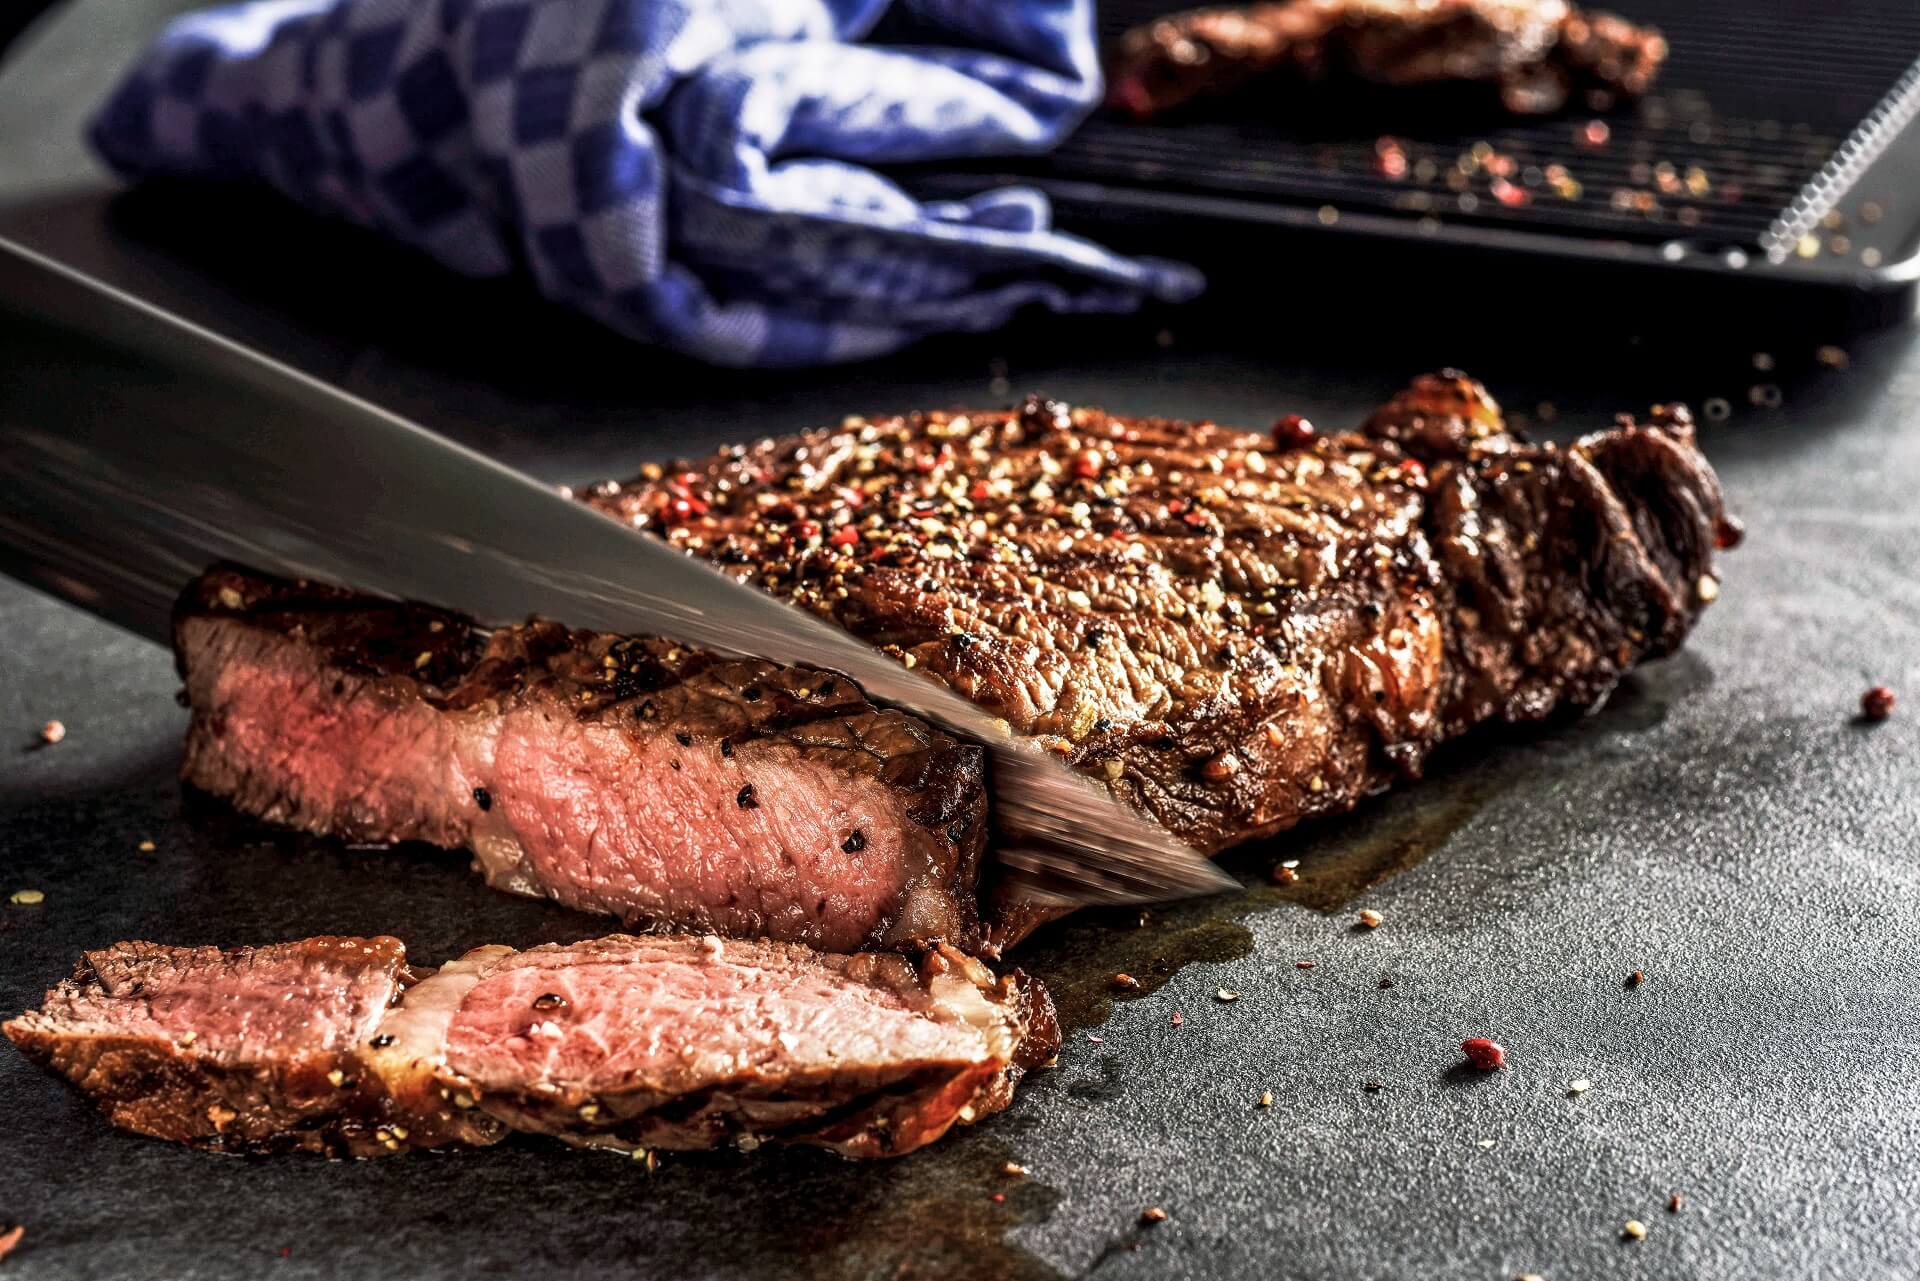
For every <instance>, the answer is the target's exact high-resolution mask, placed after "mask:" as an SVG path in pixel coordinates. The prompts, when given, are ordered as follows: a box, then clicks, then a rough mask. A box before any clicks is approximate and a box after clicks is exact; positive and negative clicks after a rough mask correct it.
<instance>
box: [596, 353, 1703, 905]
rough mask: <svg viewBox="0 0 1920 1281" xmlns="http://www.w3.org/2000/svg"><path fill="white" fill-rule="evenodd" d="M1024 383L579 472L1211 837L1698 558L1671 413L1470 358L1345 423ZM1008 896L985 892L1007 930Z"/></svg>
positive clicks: (1438, 725) (1632, 620) (1190, 833)
mask: <svg viewBox="0 0 1920 1281" xmlns="http://www.w3.org/2000/svg"><path fill="white" fill-rule="evenodd" d="M1277 434H1278V435H1279V436H1280V440H1279V441H1278V442H1277V443H1276V441H1275V440H1274V439H1270V438H1269V437H1267V436H1264V435H1255V434H1253V433H1250V432H1244V431H1236V430H1233V429H1230V428H1225V427H1220V426H1217V425H1214V424H1212V423H1190V422H1179V421H1174V420H1169V419H1160V418H1125V417H1119V416H1116V415H1110V414H1106V413H1103V412H1101V411H1099V410H1095V409H1074V408H1069V407H1067V406H1065V405H1062V404H1058V403H1055V402H1050V401H1045V400H1041V399H1038V398H1035V399H1031V400H1029V401H1028V402H1026V403H1025V404H1024V405H1023V406H1021V407H1019V408H1018V409H1015V410H1012V411H994V412H974V413H945V412H936V413H919V414H911V415H907V416H903V417H883V418H874V419H861V418H856V419H849V420H848V421H846V422H845V423H843V424H842V425H841V426H840V427H838V428H834V429H830V430H824V431H818V432H812V433H808V434H806V435H802V436H795V437H788V438H785V439H782V440H768V441H763V442H760V443H758V444H755V445H752V446H747V447H742V448H737V449H731V450H726V451H723V452H721V453H719V454H717V455H715V456H713V457H710V458H706V459H702V460H698V461H694V462H688V463H682V464H677V465H675V466H674V467H672V468H669V469H665V470H663V469H660V468H649V469H648V470H647V471H646V472H645V473H643V474H642V476H641V477H640V478H639V479H638V480H636V481H633V482H630V483H626V484H609V485H603V486H599V487H596V488H594V489H591V490H589V491H587V492H586V493H585V494H584V495H583V496H584V498H585V500H586V501H588V502H590V503H592V504H594V505H595V506H597V507H599V508H601V509H603V510H605V511H606V512H608V513H609V514H611V515H614V516H617V517H619V518H621V519H623V520H628V521H631V522H633V523H634V524H636V525H638V526H641V527H643V528H648V529H652V530H655V531H656V532H658V533H659V534H661V535H662V536H664V537H666V538H667V539H669V540H670V541H671V542H672V543H673V544H674V545H675V546H678V547H681V548H683V549H685V550H686V551H688V552H689V553H691V554H694V555H698V556H702V557H705V558H708V559H711V560H713V561H715V562H717V563H718V564H719V565H720V566H721V567H722V568H724V569H725V570H726V571H727V572H728V573H730V574H732V575H734V576H735V577H737V578H739V579H741V580H743V581H746V582H750V583H754V584H757V585H759V586H760V587H761V588H763V589H764V590H767V591H770V592H773V593H776V594H778V595H780V596H782V597H785V598H786V599H788V600H790V601H793V602H795V603H797V604H799V605H801V606H803V607H805V608H808V609H811V610H814V611H817V612H819V613H821V614H823V615H825V616H826V617H828V618H831V619H833V620H835V621H836V622H838V623H839V624H841V625H842V626H844V627H846V628H847V629H848V630H849V631H851V632H853V633H854V634H855V635H858V636H860V637H862V638H863V639H865V640H867V641H869V642H871V643H872V644H874V645H877V646H880V647H882V648H883V649H885V651H886V652H888V653H890V654H894V655H896V656H898V658H899V659H900V661H902V662H903V663H907V664H909V665H911V666H914V667H916V668H918V669H920V670H922V671H926V672H929V673H931V674H933V675H935V676H937V677H939V678H940V679H942V680H944V681H946V682H947V683H948V684H950V685H951V686H952V687H953V688H955V689H956V690H958V691H959V692H961V693H962V694H964V695H966V696H967V697H969V698H971V699H972V700H974V701H975V702H976V703H978V704H980V705H981V706H983V707H985V708H986V709H988V710H989V711H991V712H992V713H993V714H994V715H996V716H998V717H1003V718H1005V720H1006V721H1007V722H1008V723H1009V725H1010V727H1011V728H1012V729H1013V731H1014V732H1016V733H1019V734H1023V735H1028V736H1031V737H1033V738H1035V739H1037V740H1039V742H1040V743H1041V744H1042V745H1043V746H1044V747H1045V748H1046V749H1047V750H1050V751H1052V752H1055V753H1057V754H1058V755H1059V756H1060V758H1061V759H1063V760H1065V761H1066V762H1068V763H1069V764H1071V765H1073V766H1074V767H1076V768H1078V769H1080V770H1081V771H1083V772H1084V773H1086V774H1087V775H1089V776H1091V777H1092V778H1094V779H1096V780H1099V781H1100V782H1102V783H1104V784H1105V785H1106V786H1107V787H1109V788H1110V789H1111V790H1112V791H1114V792H1115V793H1116V794H1118V795H1119V796H1120V797H1121V798H1123V799H1125V800H1126V801H1128V802H1130V803H1132V804H1134V805H1136V806H1137V807H1139V808H1140V809H1142V810H1144V811H1145V812H1147V813H1148V814H1150V815H1151V816H1152V817H1153V818H1155V819H1156V820H1158V821H1159V822H1160V823H1162V824H1164V825H1165V826H1167V827H1168V828H1170V829H1171V830H1172V831H1174V832H1175V833H1176V834H1178V835H1179V836H1180V837H1181V838H1182V839H1184V840H1186V841H1187V842H1189V843H1190V844H1192V845H1194V846H1196V847H1198V848H1200V849H1202V850H1206V851H1209V852H1211V851H1216V850H1219V849H1221V848H1223V847H1225V846H1228V845H1232V844H1234V843H1236V842H1240V841H1244V840H1248V839H1250V838H1253V837H1257V836H1262V835H1265V834H1268V833H1273V832H1277V831H1280V830H1282V829H1284V828H1287V827H1290V826H1292V825H1293V824H1295V823H1297V822H1299V821H1300V820H1302V819H1304V818H1309V817H1313V816H1316V815H1324V814H1330V813H1337V812H1340V811H1343V810H1346V809H1348V808H1350V807H1352V806H1353V805H1354V804H1356V803H1357V802H1358V801H1359V800H1360V799H1361V798H1362V797H1365V796H1368V795H1370V794H1372V793H1375V792H1378V791H1380V790H1382V789H1384V788H1386V787H1387V786H1389V785H1390V784H1391V783H1393V782H1394V781H1395V780H1397V779H1403V778H1408V777H1413V776H1416V775H1418V774H1419V772H1420V770H1421V767H1422V764H1423V762H1424V761H1425V759H1426V757H1427V755H1428V754H1429V753H1430V752H1431V751H1432V749H1433V748H1434V747H1435V746H1437V745H1438V744H1439V743H1440V742H1441V741H1443V740H1444V739H1447V738H1450V737H1453V736H1456V735H1460V734H1463V733H1466V732H1467V731H1469V730H1471V729H1473V728H1474V727H1476V726H1479V725H1482V724H1485V723H1488V722H1502V721H1505V722H1519V721H1533V720H1537V719H1540V718H1542V717H1545V716H1547V715H1549V714H1551V713H1553V712H1554V711H1555V710H1556V709H1559V708H1562V707H1569V706H1571V707H1583V706H1587V705H1590V704H1592V703H1594V702H1595V701H1597V700H1598V699H1600V698H1602V697H1604V696H1605V695H1606V694H1607V692H1608V691H1609V690H1610V689H1612V687H1613V686H1614V684H1615V682H1616V681H1618V679H1619V678H1620V677H1621V676H1622V675H1623V674H1624V673H1625V672H1626V671H1627V670H1628V669H1630V668H1631V667H1632V666H1634V665H1635V664H1636V663H1639V662H1641V661H1643V660H1645V659H1648V658H1654V657H1658V656H1660V655H1663V654H1667V653H1670V652H1671V651H1672V650H1673V649H1675V648H1676V647H1677V646H1678V645H1679V644H1680V643H1681V641H1682V640H1683V639H1684V638H1685V637H1686V635H1687V633H1688V631H1689V629H1690V628H1691V627H1692V625H1693V623H1694V621H1695V619H1696V618H1697V617H1698V616H1699V613H1700V611H1701V610H1702V608H1703V607H1704V606H1705V604H1706V602H1707V601H1708V600H1709V599H1711V598H1712V596H1713V594H1714V592H1715V590H1716V589H1715V587H1714V579H1713V577H1712V572H1713V571H1712V557H1713V550H1714V541H1715V535H1716V529H1717V528H1718V527H1719V524H1720V522H1721V520H1722V510H1721V498H1720V491H1719V487H1718V484H1717V482H1716V480H1715V478H1714V475H1713V472H1712V470H1711V469H1710V468H1709V467H1708V465H1707V463H1706V460H1705V459H1704V458H1703V457H1702V456H1701V454H1700V453H1699V451H1698V450H1697V448H1696V447H1695V444H1694V437H1693V430H1692V426H1691V424H1690V421H1689V419H1688V417H1687V415H1686V411H1685V410H1684V409H1683V408H1679V407H1674V408H1663V409H1659V410H1657V411H1656V412H1655V414H1654V415H1653V416H1652V418H1651V419H1650V421H1648V422H1646V423H1644V424H1641V423H1631V422H1628V423H1626V424H1623V425H1621V426H1617V427H1615V428H1612V429H1610V430H1606V431H1601V432H1597V433H1595V434H1593V435H1591V436H1588V437H1586V438H1585V439H1583V440H1581V441H1579V442H1577V443H1575V444H1573V445H1570V446H1566V447H1556V446H1554V445H1550V444H1538V445H1536V444H1527V443H1524V442H1522V441H1521V440H1519V439H1517V438H1516V437H1514V436H1513V435H1512V434H1510V433H1509V432H1507V430H1506V429H1505V426H1504V424H1503V421H1502V419H1501V416H1500V411H1499V408H1498V406H1497V405H1496V404H1495V403H1494V402H1493V400H1492V399H1491V398H1490V397H1489V396H1488V395H1487V394H1486V392H1485V390H1484V389H1483V388H1482V387H1480V385H1479V384H1477V383H1475V382H1473V381H1472V380H1470V379H1468V378H1465V377H1463V376H1461V375H1458V374H1455V373H1451V372H1449V373H1446V374H1443V375H1437V376H1427V377H1423V378H1421V379H1419V380H1418V381H1417V382H1415V383H1414V384H1413V386H1412V387H1410V388H1409V389H1408V390H1407V391H1405V392H1403V393H1402V394H1401V395H1399V396H1398V397H1396V398H1395V399H1394V400H1393V401H1392V402H1391V403H1389V404H1388V405H1386V406H1385V407H1383V408H1382V409H1380V410H1379V411H1378V412H1376V413H1375V414H1374V415H1373V416H1372V418H1371V419H1370V420H1369V421H1368V422H1367V423H1366V424H1365V425H1364V426H1363V427H1361V428H1360V429H1358V430H1355V431H1349V432H1342V433H1338V434H1324V435H1322V434H1314V433H1312V432H1311V430H1310V429H1304V428H1297V427H1294V426H1293V425H1292V424H1282V427H1281V428H1280V429H1277ZM1024 919H1025V918H1022V917H1017V916H1002V917H1001V918H1000V922H999V928H1000V930H1001V932H1002V937H1005V938H1012V937H1015V936H1017V935H1018V934H1019V933H1020V931H1021V929H1022V928H1024V926H1023V925H1022V924H1021V921H1023V920H1024Z"/></svg>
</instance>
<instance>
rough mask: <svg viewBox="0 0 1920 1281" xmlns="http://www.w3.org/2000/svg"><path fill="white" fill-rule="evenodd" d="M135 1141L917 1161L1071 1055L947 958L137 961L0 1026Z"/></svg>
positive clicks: (167, 954) (493, 951)
mask: <svg viewBox="0 0 1920 1281" xmlns="http://www.w3.org/2000/svg"><path fill="white" fill-rule="evenodd" d="M5 1030H6V1033H7V1035H8V1036H9V1037H10V1038H12V1040H13V1041H14V1042H15V1043H16V1044H17V1045H19V1046H20V1048H21V1049H22V1050H23V1051H25V1052H26V1053H27V1054H28V1055H29V1056H30V1057H32V1058H33V1059H35V1060H36V1061H38V1062H40V1063H42V1064H44V1065H45V1066H47V1067H49V1068H51V1069H52V1070H54V1071H56V1072H59V1073H60V1074H61V1075H63V1076H65V1077H67V1078H68V1079H69V1080H71V1081H72V1082H73V1083H74V1084H75V1085H76V1086H78V1087H79V1088H80V1089H81V1090H82V1091H83V1092H84V1093H86V1094H88V1095H89V1096H91V1097H92V1098H93V1099H94V1101H95V1102H96V1103H98V1104H99V1106H100V1108H101V1109H102V1111H104V1112H105V1113H106V1114H107V1116H108V1117H109V1118H110V1119H111V1120H112V1121H113V1123H114V1124H115V1125H118V1126H121V1127H123V1128H125V1129H129V1130H135V1131H138V1132H139V1133H142V1134H149V1135H154V1136H156V1137H159V1138H166V1139H174V1140H177V1141H180V1142H185V1143H192V1144H195V1145H198V1146H202V1147H208V1148H214V1149H218V1150H222V1151H228V1152H263V1151H287V1150H306V1151H314V1152H324V1153H328V1154H332V1155H355V1156H378V1155H382V1154H383V1153H387V1152H396V1151H400V1150H403V1149H406V1148H416V1147H449V1146H485V1145H487V1144H491V1143H495V1142H498V1141H499V1140H500V1138H501V1137H502V1136H503V1135H504V1134H505V1133H506V1132H507V1131H509V1130H517V1131H523V1132H528V1133H537V1134H548V1135H554V1136H556V1137H559V1138H561V1139H564V1140H566V1141H568V1142H570V1143H576V1144H582V1145H590V1146H605V1147H617V1148H641V1147H644V1148H655V1147H657V1148H708V1147H714V1146H717V1145H720V1144H722V1143H728V1142H735V1143H739V1144H740V1145H741V1146H743V1147H751V1146H754V1145H756V1144H758V1143H760V1142H776V1143H802V1144H811V1145H815V1146H821V1147H828V1148H832V1149H834V1150H835V1151H838V1152H841V1153H843V1154H845V1155H847V1156H858V1157H870V1156H889V1155H895V1154H898V1153H902V1152H909V1151H912V1150H913V1149H914V1148H917V1147H920V1146H922V1145H924V1144H927V1143H930V1142H932V1141H933V1140H935V1139H937V1138H939V1137H940V1136H941V1135H942V1134H944V1133H945V1132H946V1131H947V1129H948V1128H949V1127H951V1126H952V1125H953V1124H954V1123H955V1122H956V1121H960V1122H970V1121H973V1120H975V1119H977V1118H978V1117H980V1116H983V1115H985V1114H987V1113H989V1112H993V1111H997V1110H998V1109H999V1108H1001V1107H1003V1106H1005V1104H1006V1102H1007V1100H1008V1099H1009V1098H1010V1097H1011V1095H1012V1090H1013V1086H1014V1083H1015V1081H1016V1080H1017V1079H1018V1077H1019V1075H1020V1072H1021V1068H1022V1065H1023V1064H1025V1065H1030V1064H1032V1063H1035V1062H1039V1061H1044V1060H1045V1059H1047V1058H1049V1057H1050V1056H1051V1055H1052V1054H1053V1052H1054V1050H1055V1049H1056V1048H1057V1046H1058V1035H1057V1032H1056V1030H1055V1028H1054V1024H1053V1022H1052V1011H1051V1007H1050V1005H1049V1004H1048V1002H1047V999H1046V995H1045V992H1044V990H1042V989H1040V988H1038V986H1037V985H1033V984H1031V983H1029V982H1028V981H1027V980H1025V979H1024V978H1023V977H1022V976H1019V975H1017V974H1015V975H1010V976H1008V977H1007V978H1005V979H999V980H996V979H994V978H993V977H992V975H990V974H989V973H988V972H987V970H986V968H985V967H984V966H982V965H981V964H980V963H979V962H977V961H974V960H972V959H970V958H968V957H965V956H963V955H961V954H960V953H958V952H955V951H952V950H951V949H946V948H941V949H936V950H935V951H933V952H930V953H929V954H928V955H927V957H926V958H925V960H924V961H923V962H922V964H921V966H920V968H919V969H918V970H917V971H916V970H915V969H914V967H913V966H912V965H910V964H909V963H908V962H907V961H906V960H905V959H903V958H902V957H900V956H897V955H893V954H860V955H852V956H830V955H823V954H821V953H818V952H814V951H812V950H811V949H808V948H805V947H801V946H798V945H795V944H781V943H742V942H733V941H724V940H721V939H719V938H716V937H712V936H707V937H695V936H688V935H675V936H665V935H652V936H645V937H631V936H621V935H616V936H613V937H610V938H603V939H597V940H594V941H592V942H587V943H575V944H568V945H564V946H563V945H547V946H544V947H536V948H532V949H530V950H528V951H525V952H516V951H514V950H513V949H511V948H504V947H483V948H478V949H476V950H474V951H472V952H469V953H467V954H466V955H465V956H463V957H461V958H460V959H459V960H457V961H454V962H453V963H451V964H449V965H447V966H446V967H444V968H442V969H440V970H438V971H433V970H424V971H414V970H410V969H409V968H408V967H407V965H406V954H405V950H404V949H403V948H402V947H401V945H400V944H399V943H398V942H397V941H395V940H394V939H391V938H370V939H359V938H318V939H308V940H305V941H303V942H297V943H283V944H277V945H274V946H270V947H261V948H240V949H237V950H234V951H228V952H223V951H220V950H219V949H217V948H211V947H201V948H173V947H161V946H158V945H156V944H152V943H119V944H115V945H114V946H113V947H110V948H107V949H105V950H103V951H99V952H90V953H88V954H87V956H86V959H85V960H84V961H82V962H81V964H80V965H79V967H78V968H77V970H76V971H75V973H74V976H73V978H71V979H69V980H68V981H66V982H64V983H62V984H61V985H60V986H58V987H56V988H55V989H53V990H52V991H51V992H49V993H48V994H47V1000H46V1004H45V1006H44V1007H43V1008H42V1009H40V1010H39V1011H36V1012H33V1013H30V1014H26V1015H23V1016H21V1017H20V1018H17V1019H15V1020H13V1021H11V1022H9V1023H8V1024H6V1028H5Z"/></svg>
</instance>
